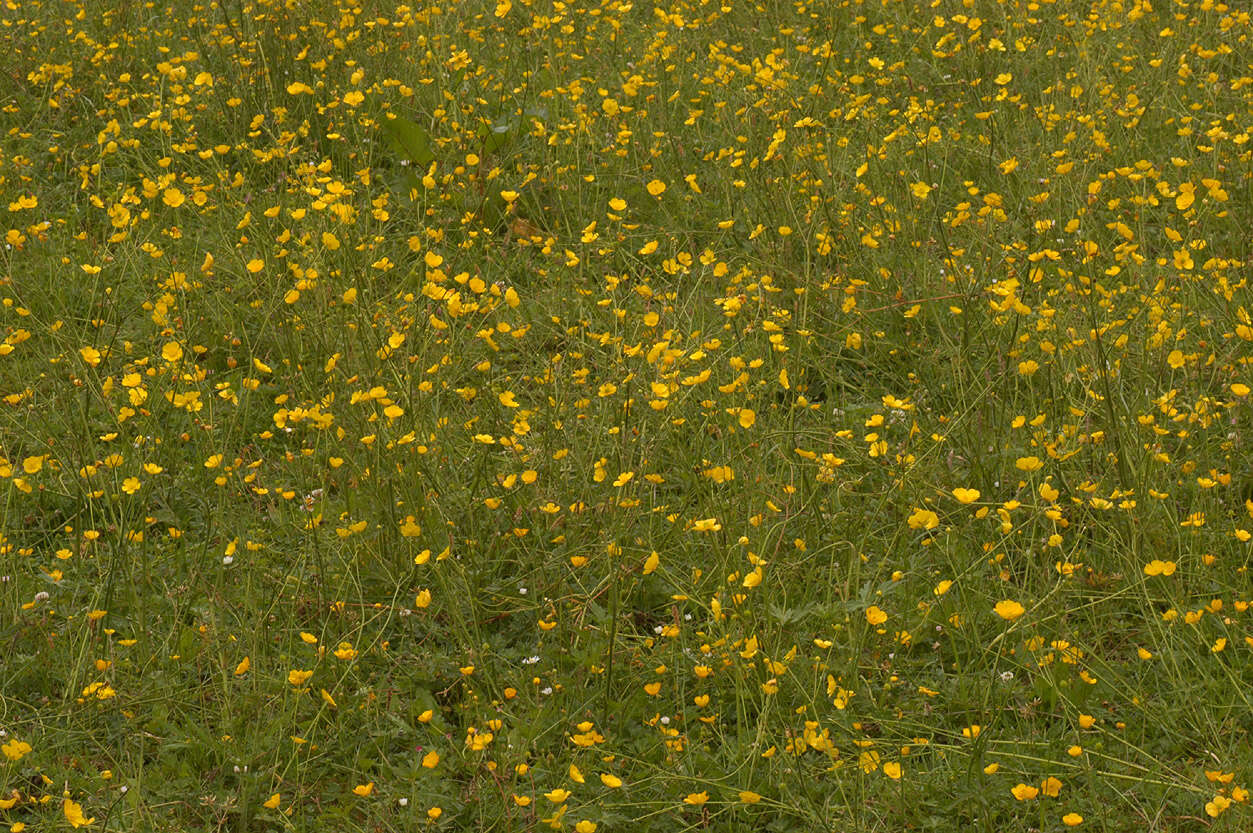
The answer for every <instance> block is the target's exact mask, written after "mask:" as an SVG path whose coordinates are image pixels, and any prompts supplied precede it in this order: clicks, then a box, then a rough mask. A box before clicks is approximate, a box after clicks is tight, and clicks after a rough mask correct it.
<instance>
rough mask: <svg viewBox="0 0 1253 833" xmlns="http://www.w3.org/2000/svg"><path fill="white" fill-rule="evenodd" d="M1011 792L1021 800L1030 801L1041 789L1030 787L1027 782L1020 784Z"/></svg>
mask: <svg viewBox="0 0 1253 833" xmlns="http://www.w3.org/2000/svg"><path fill="white" fill-rule="evenodd" d="M1010 792H1011V793H1013V794H1014V798H1016V799H1018V800H1019V801H1030V800H1031V799H1033V798H1035V797H1036V796H1037V795H1039V794H1040V790H1039V789H1038V788H1037V787H1029V786H1027V785H1026V784H1019V785H1018V786H1016V787H1014V788H1013V789H1011V790H1010Z"/></svg>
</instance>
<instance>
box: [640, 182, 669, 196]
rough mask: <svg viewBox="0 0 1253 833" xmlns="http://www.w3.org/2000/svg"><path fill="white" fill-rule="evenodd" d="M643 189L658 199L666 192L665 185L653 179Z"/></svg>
mask: <svg viewBox="0 0 1253 833" xmlns="http://www.w3.org/2000/svg"><path fill="white" fill-rule="evenodd" d="M645 187H647V188H648V193H650V194H652V195H653V196H654V197H660V196H661V195H662V193H663V192H664V191H665V190H666V183H664V182H662V181H661V180H660V179H654V180H653V181H652V182H650V183H648V185H647V186H645Z"/></svg>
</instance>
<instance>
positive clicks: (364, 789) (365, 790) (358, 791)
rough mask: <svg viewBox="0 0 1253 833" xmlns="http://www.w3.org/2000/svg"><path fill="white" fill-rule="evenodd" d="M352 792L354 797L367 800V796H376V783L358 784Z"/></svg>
mask: <svg viewBox="0 0 1253 833" xmlns="http://www.w3.org/2000/svg"><path fill="white" fill-rule="evenodd" d="M352 791H353V794H354V795H359V796H361V797H362V798H365V797H366V796H369V795H373V794H374V782H373V781H371V782H370V783H368V784H358V785H357V786H355V787H353V788H352Z"/></svg>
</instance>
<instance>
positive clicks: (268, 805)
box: [261, 793, 283, 810]
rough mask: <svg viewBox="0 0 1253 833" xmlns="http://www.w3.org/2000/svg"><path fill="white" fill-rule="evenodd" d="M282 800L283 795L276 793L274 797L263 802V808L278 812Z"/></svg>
mask: <svg viewBox="0 0 1253 833" xmlns="http://www.w3.org/2000/svg"><path fill="white" fill-rule="evenodd" d="M282 800H283V796H282V795H281V794H279V793H274V795H272V796H270V797H269V798H267V799H266V800H265V801H262V802H261V806H262V807H264V808H265V809H267V810H276V809H278V803H279V802H280V801H282Z"/></svg>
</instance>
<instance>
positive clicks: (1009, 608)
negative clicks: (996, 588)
mask: <svg viewBox="0 0 1253 833" xmlns="http://www.w3.org/2000/svg"><path fill="white" fill-rule="evenodd" d="M993 610H995V611H996V615H997V616H999V617H1001V618H1002V619H1004V620H1005V621H1007V622H1012V621H1014V620H1015V619H1017V618H1018V617H1019V616H1021V615H1023V614H1024V613H1026V612H1027V609H1026V608H1025V607H1023V606H1022V605H1021V604H1019V603H1018V602H1016V601H1014V600H1013V599H1004V600H1002V601H999V602H997V603H996V607H995V608H993Z"/></svg>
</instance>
